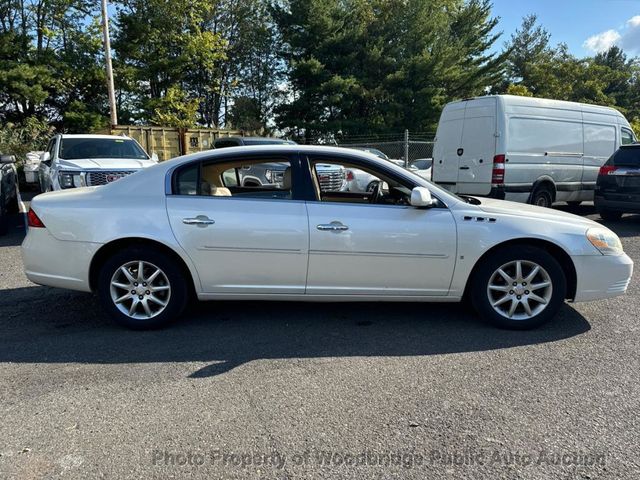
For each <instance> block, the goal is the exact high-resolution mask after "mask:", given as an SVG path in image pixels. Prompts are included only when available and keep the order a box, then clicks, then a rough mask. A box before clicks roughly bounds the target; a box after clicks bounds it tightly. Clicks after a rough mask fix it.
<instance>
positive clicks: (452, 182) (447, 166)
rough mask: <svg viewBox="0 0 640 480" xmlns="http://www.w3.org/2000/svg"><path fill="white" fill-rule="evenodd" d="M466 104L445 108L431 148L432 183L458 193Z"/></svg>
mask: <svg viewBox="0 0 640 480" xmlns="http://www.w3.org/2000/svg"><path fill="white" fill-rule="evenodd" d="M465 108H466V102H456V103H452V104H449V105H447V106H446V107H445V109H444V111H443V112H442V116H441V118H440V122H439V123H438V131H437V132H436V141H435V145H434V147H433V181H434V182H436V183H437V184H438V185H441V186H442V187H444V188H446V189H447V190H451V191H452V192H457V191H458V172H459V167H460V166H459V163H460V156H461V155H462V154H463V152H464V150H463V149H462V130H463V127H464V111H465Z"/></svg>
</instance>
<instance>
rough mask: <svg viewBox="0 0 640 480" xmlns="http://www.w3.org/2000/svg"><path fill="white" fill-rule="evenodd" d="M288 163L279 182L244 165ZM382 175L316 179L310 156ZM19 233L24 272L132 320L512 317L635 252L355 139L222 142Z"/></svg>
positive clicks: (66, 196)
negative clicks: (252, 312) (352, 143)
mask: <svg viewBox="0 0 640 480" xmlns="http://www.w3.org/2000/svg"><path fill="white" fill-rule="evenodd" d="M273 162H282V163H285V164H286V170H285V173H284V175H283V181H282V183H278V184H277V185H269V186H266V187H265V186H262V187H255V186H242V184H241V183H240V182H239V179H240V175H241V172H242V170H243V169H247V168H250V167H251V166H254V165H257V164H261V163H273ZM321 164H322V165H326V164H329V165H336V166H340V167H344V168H345V169H348V168H358V169H361V170H364V171H367V172H369V173H371V174H372V175H375V176H376V177H378V178H380V179H381V180H382V182H379V183H378V184H377V186H376V188H375V189H374V191H373V192H345V191H323V189H322V188H321V186H320V182H319V181H318V178H317V171H316V167H317V166H318V165H321ZM28 223H29V229H28V234H27V236H26V238H25V240H24V243H23V245H22V252H23V258H24V265H25V270H26V274H27V276H28V278H29V279H30V280H31V281H33V282H35V283H38V284H42V285H50V286H54V287H60V288H68V289H73V290H80V291H86V292H97V293H98V296H99V298H100V301H101V302H102V304H103V306H104V308H105V309H106V310H107V311H108V312H109V313H110V314H111V315H112V316H113V318H114V319H115V320H116V321H118V322H119V323H120V324H122V325H125V326H127V327H130V328H136V329H143V328H151V327H157V326H160V325H163V324H165V323H167V322H168V321H171V320H174V319H176V318H178V317H179V316H180V314H181V312H182V311H183V309H184V307H185V305H186V304H187V302H188V301H189V300H190V299H191V298H198V299H200V300H217V299H225V300H229V299H234V300H247V299H251V300H295V301H299V300H309V301H331V302H339V301H363V300H364V301H411V302H458V301H460V300H462V299H464V298H468V299H470V300H471V302H472V304H473V305H474V306H475V309H476V310H477V312H478V313H479V315H480V316H481V317H482V318H484V319H486V320H488V321H491V322H493V323H494V324H497V325H498V326H502V327H508V328H521V329H523V328H531V327H534V326H537V325H540V324H541V323H543V322H545V321H547V320H549V319H551V318H553V316H554V315H555V314H556V312H557V311H558V309H559V308H560V307H561V306H562V305H563V303H564V301H565V300H566V299H568V300H571V301H576V302H578V301H587V300H596V299H601V298H608V297H614V296H617V295H621V294H623V293H624V292H625V291H626V289H627V286H628V284H629V280H630V277H631V273H632V268H633V262H632V261H631V259H630V258H629V257H628V256H627V255H625V254H624V252H623V251H622V246H621V244H620V240H619V239H618V237H617V236H616V235H615V234H614V233H613V232H612V231H610V230H609V229H607V228H604V227H603V226H601V225H599V224H597V223H595V222H593V221H591V220H588V219H585V218H581V217H578V216H574V215H570V214H567V213H563V212H559V211H555V210H551V209H548V208H539V207H534V206H530V205H523V204H519V203H518V204H516V203H510V202H504V201H499V200H492V199H486V198H483V199H476V198H472V197H457V196H454V195H452V194H450V193H448V192H447V191H445V190H443V189H441V188H439V187H437V186H436V185H434V184H432V183H430V182H428V181H427V180H425V179H423V178H421V177H419V176H417V175H415V174H412V173H411V172H409V171H407V170H405V169H403V168H402V167H399V166H396V165H394V164H392V163H390V162H388V161H383V160H379V159H376V158H374V157H373V156H371V155H368V154H366V153H361V152H357V151H354V150H351V149H341V148H330V147H311V146H298V145H291V146H259V147H237V148H225V149H223V150H213V151H206V152H201V153H197V154H193V155H188V156H184V157H180V158H176V159H173V160H171V161H168V162H164V163H161V164H158V165H155V166H153V167H150V168H148V169H145V170H143V171H140V172H138V173H136V174H135V175H131V176H128V177H126V178H123V179H121V180H120V181H118V182H114V183H111V184H108V185H104V186H100V187H86V188H76V189H71V190H67V191H60V192H52V193H47V194H44V195H39V196H37V197H35V198H34V199H33V202H32V204H31V210H30V211H29V213H28Z"/></svg>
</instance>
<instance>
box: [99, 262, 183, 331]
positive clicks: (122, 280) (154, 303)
mask: <svg viewBox="0 0 640 480" xmlns="http://www.w3.org/2000/svg"><path fill="white" fill-rule="evenodd" d="M110 293H111V300H112V301H113V303H114V304H115V306H116V307H117V308H118V310H120V311H121V312H122V313H123V314H125V315H127V316H128V317H130V318H134V319H136V320H147V319H149V318H153V317H155V316H157V315H160V314H161V313H162V312H163V311H164V310H165V309H166V308H167V305H168V304H169V299H170V298H171V284H170V283H169V279H168V278H167V275H166V274H165V273H164V272H163V271H162V270H161V269H160V268H158V267H157V266H155V265H154V264H152V263H150V262H145V261H142V260H136V261H132V262H127V263H125V264H124V265H122V266H121V267H120V268H118V269H117V270H116V271H115V272H114V274H113V276H112V277H111V288H110Z"/></svg>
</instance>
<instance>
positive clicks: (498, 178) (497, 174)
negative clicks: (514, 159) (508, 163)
mask: <svg viewBox="0 0 640 480" xmlns="http://www.w3.org/2000/svg"><path fill="white" fill-rule="evenodd" d="M504 160H505V158H504V155H496V156H495V157H493V170H492V171H491V183H493V184H496V183H504Z"/></svg>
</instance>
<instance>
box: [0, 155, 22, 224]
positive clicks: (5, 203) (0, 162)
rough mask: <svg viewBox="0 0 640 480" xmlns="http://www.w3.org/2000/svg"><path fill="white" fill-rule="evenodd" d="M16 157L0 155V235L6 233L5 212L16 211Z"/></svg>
mask: <svg viewBox="0 0 640 480" xmlns="http://www.w3.org/2000/svg"><path fill="white" fill-rule="evenodd" d="M15 162H16V157H14V156H13V155H0V235H3V234H5V233H7V228H8V227H7V214H9V213H17V212H18V174H17V172H16V167H15Z"/></svg>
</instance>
